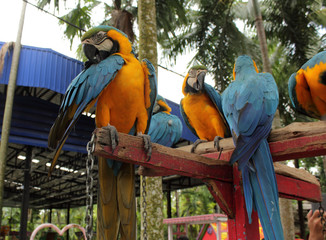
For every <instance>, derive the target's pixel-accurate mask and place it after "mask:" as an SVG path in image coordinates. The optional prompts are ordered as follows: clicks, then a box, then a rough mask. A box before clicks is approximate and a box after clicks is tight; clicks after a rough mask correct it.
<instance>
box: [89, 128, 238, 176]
mask: <svg viewBox="0 0 326 240" xmlns="http://www.w3.org/2000/svg"><path fill="white" fill-rule="evenodd" d="M107 136H108V132H107V130H106V129H104V128H100V129H99V128H98V129H96V130H95V151H94V154H95V155H100V156H104V157H107V158H111V159H114V160H118V161H122V162H129V163H134V164H137V165H141V166H144V167H147V168H152V169H157V170H159V171H160V172H166V173H167V174H166V175H172V174H179V175H183V176H188V177H194V178H199V179H203V178H211V179H215V180H218V181H223V182H232V171H231V168H232V167H231V166H230V165H229V164H228V163H227V162H225V161H217V162H216V161H215V160H214V159H211V158H208V157H204V156H200V155H198V154H192V153H188V152H185V151H181V150H178V149H172V148H169V147H165V146H162V145H160V144H156V143H153V144H152V157H151V159H150V160H149V161H147V156H146V153H145V152H144V150H143V139H142V138H141V137H137V136H130V135H128V134H123V133H119V144H118V146H117V148H116V149H115V150H114V152H113V153H112V149H111V147H110V144H111V143H110V139H109V138H108V137H107Z"/></svg>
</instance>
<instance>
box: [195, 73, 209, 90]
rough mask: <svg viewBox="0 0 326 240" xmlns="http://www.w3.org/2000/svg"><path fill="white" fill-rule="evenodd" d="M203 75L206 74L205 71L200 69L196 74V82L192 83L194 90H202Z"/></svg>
mask: <svg viewBox="0 0 326 240" xmlns="http://www.w3.org/2000/svg"><path fill="white" fill-rule="evenodd" d="M205 76H206V72H205V71H202V72H200V73H198V75H197V76H196V80H197V81H196V83H195V84H194V88H195V89H196V90H198V91H199V90H202V89H203V88H204V82H205Z"/></svg>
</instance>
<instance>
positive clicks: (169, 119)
mask: <svg viewBox="0 0 326 240" xmlns="http://www.w3.org/2000/svg"><path fill="white" fill-rule="evenodd" d="M181 134H182V122H181V120H180V119H179V118H178V117H177V116H176V115H173V114H171V108H170V106H169V105H168V104H167V102H166V101H165V99H164V98H163V97H162V96H160V95H157V99H156V103H155V106H154V110H153V116H152V120H151V125H150V126H149V130H148V135H149V136H150V137H151V141H152V142H154V143H158V144H161V145H163V146H166V147H172V146H173V145H174V144H176V143H177V142H178V141H179V140H180V138H181ZM138 173H139V175H143V176H161V175H162V176H165V175H166V173H164V172H161V171H158V170H154V169H150V168H145V167H143V166H139V169H138Z"/></svg>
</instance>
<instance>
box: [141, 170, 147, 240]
mask: <svg viewBox="0 0 326 240" xmlns="http://www.w3.org/2000/svg"><path fill="white" fill-rule="evenodd" d="M145 178H146V177H145V176H142V187H143V192H142V197H143V202H142V206H143V227H144V232H143V240H147V211H146V206H147V202H146V196H147V192H146V179H145Z"/></svg>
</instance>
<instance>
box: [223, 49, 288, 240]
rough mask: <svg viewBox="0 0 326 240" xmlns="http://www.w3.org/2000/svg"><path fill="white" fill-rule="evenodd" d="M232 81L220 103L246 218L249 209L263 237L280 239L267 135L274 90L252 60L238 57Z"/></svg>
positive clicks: (274, 104) (275, 102)
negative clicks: (228, 131) (230, 143)
mask: <svg viewBox="0 0 326 240" xmlns="http://www.w3.org/2000/svg"><path fill="white" fill-rule="evenodd" d="M233 77H234V79H235V81H233V82H232V83H231V84H230V85H229V86H228V87H227V89H226V90H225V91H224V92H223V94H222V106H223V111H224V114H225V117H226V120H227V121H228V123H229V126H230V130H231V133H232V137H233V141H234V144H235V150H234V152H233V154H232V156H231V159H230V164H234V163H235V162H238V168H239V170H240V171H241V173H242V181H243V193H244V198H245V202H246V209H247V214H248V219H249V222H250V223H251V213H252V210H253V209H256V210H257V212H258V217H259V219H260V222H261V224H262V227H263V231H264V236H265V239H276V240H281V239H283V229H282V225H281V219H280V212H279V203H278V189H277V183H276V178H275V172H274V166H273V159H272V156H271V153H270V150H269V145H268V142H267V137H268V135H269V133H270V130H271V127H272V121H273V118H274V114H275V112H276V110H277V106H278V100H279V96H278V90H277V85H276V83H275V81H274V78H273V76H272V75H271V74H270V73H258V70H257V67H256V64H255V62H254V61H253V60H252V59H251V58H250V57H249V56H246V55H243V56H240V57H238V59H237V60H236V63H235V66H234V69H233Z"/></svg>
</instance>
